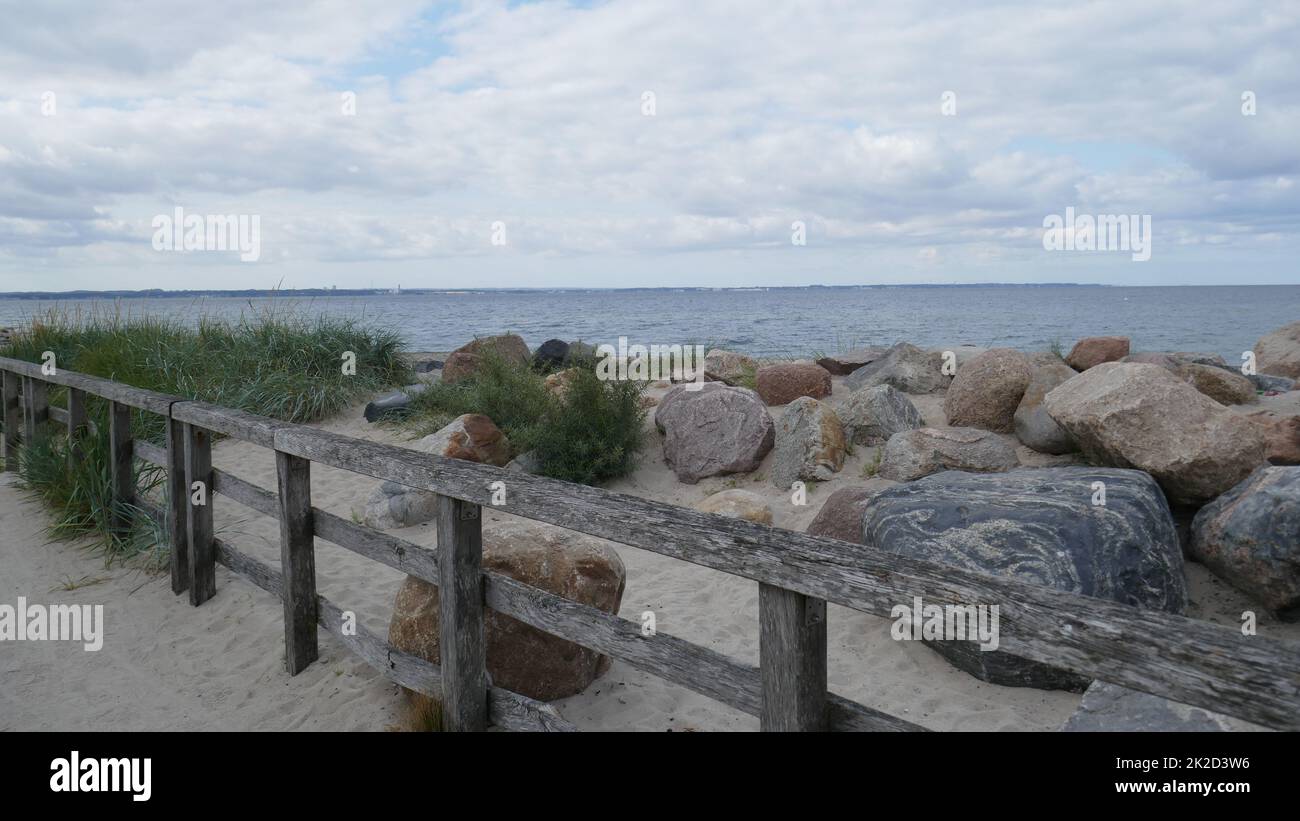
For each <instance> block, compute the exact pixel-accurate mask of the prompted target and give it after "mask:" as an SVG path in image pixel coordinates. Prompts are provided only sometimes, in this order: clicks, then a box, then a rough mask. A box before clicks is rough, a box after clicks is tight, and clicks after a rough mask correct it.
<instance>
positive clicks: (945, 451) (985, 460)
mask: <svg viewBox="0 0 1300 821" xmlns="http://www.w3.org/2000/svg"><path fill="white" fill-rule="evenodd" d="M1019 463H1020V461H1019V459H1017V458H1016V449H1015V448H1014V447H1012V445H1011V444H1010V443H1009V442H1007V440H1006V439H1003V438H1002V437H1001V436H999V435H998V434H996V433H993V432H992V431H987V430H980V429H978V428H918V429H917V430H909V431H904V432H903V433H896V434H894V435H893V436H891V437H890V438H889V441H888V442H886V443H885V449H884V452H883V454H882V456H881V459H880V471H879V473H880V475H881V476H882V477H884V478H885V479H893V480H894V481H896V482H910V481H912V480H913V479H919V478H921V477H922V476H927V475H929V474H931V473H938V472H939V471H942V470H969V471H975V472H979V473H993V472H997V471H1003V470H1010V469H1011V468H1013V467H1015V466H1016V465H1018V464H1019Z"/></svg>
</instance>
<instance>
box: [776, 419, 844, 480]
mask: <svg viewBox="0 0 1300 821" xmlns="http://www.w3.org/2000/svg"><path fill="white" fill-rule="evenodd" d="M844 453H845V443H844V429H843V427H841V425H840V420H839V417H838V416H836V415H835V411H833V410H831V407H830V406H829V405H827V404H825V403H822V402H818V401H817V400H816V399H812V398H810V397H807V396H801V397H799V398H798V399H796V400H794V401H793V402H791V403H790V404H789V406H788V407H786V409H785V413H783V414H781V419H780V421H779V422H778V423H777V425H776V447H775V448H774V449H773V453H772V477H771V478H772V484H774V485H776V486H777V487H779V488H782V489H789V488H790V486H791V485H793V484H794V483H795V482H796V481H798V480H800V479H805V480H809V481H818V482H822V481H825V480H827V479H830V478H832V477H833V476H834V475H835V473H836V472H837V471H839V469H840V468H842V467H843V466H844Z"/></svg>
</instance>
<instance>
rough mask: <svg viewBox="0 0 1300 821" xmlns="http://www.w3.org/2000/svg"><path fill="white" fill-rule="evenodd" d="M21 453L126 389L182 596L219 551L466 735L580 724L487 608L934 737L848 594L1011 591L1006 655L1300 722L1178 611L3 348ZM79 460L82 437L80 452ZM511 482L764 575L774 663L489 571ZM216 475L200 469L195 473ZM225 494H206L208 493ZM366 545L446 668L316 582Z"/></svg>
mask: <svg viewBox="0 0 1300 821" xmlns="http://www.w3.org/2000/svg"><path fill="white" fill-rule="evenodd" d="M0 371H2V372H3V376H4V385H3V416H4V449H5V467H6V469H7V470H15V469H16V461H15V459H16V453H17V448H18V447H19V446H20V444H21V441H22V440H23V439H26V440H27V441H30V440H31V437H33V436H34V435H35V434H36V430H37V426H39V425H40V424H42V423H43V422H45V421H47V420H52V421H54V422H60V423H64V424H66V425H67V426H68V432H69V437H70V439H71V440H72V441H73V442H74V443H75V441H76V440H77V438H78V437H79V436H80V435H81V432H82V429H83V428H84V427H85V425H86V424H87V423H86V397H87V396H88V395H94V396H98V397H101V398H103V399H105V400H108V408H109V412H108V424H109V435H110V441H111V450H112V458H113V481H114V485H113V487H114V492H115V494H116V495H117V497H118V498H119V499H121V500H124V501H132V502H134V503H136V504H137V505H140V506H143V507H146V508H147V507H148V504H147V503H146V502H143V501H141V500H139V499H137V498H136V488H135V486H134V482H133V480H132V476H133V473H134V471H133V463H132V459H133V458H136V459H140V460H142V461H144V462H146V463H149V464H152V465H156V466H159V467H161V468H162V469H163V470H164V471H165V472H166V476H167V482H166V485H167V493H166V499H167V504H166V509H165V510H156V511H153V512H154V515H155V516H156V517H157V518H158V519H159V521H161V522H164V523H165V527H166V532H167V534H168V539H169V542H170V549H171V581H172V590H173V591H174V592H175V593H178V594H179V593H182V592H188V595H189V599H190V602H191V603H192V604H194V605H201V604H203V602H205V601H207V600H208V599H210V598H211V597H212V596H213V595H214V594H215V592H216V576H215V565H216V564H218V563H220V564H223V565H225V566H226V567H228V568H229V569H230V570H232V571H234V572H235V573H238V574H239V575H241V576H244V577H245V578H247V579H248V580H250V581H251V582H253V583H254V584H256V585H258V586H259V587H262V588H264V589H265V590H268V591H270V592H272V593H273V594H275V595H276V596H278V597H280V599H281V600H282V601H283V604H284V630H285V659H286V664H287V666H288V670H289V673H290V674H296V673H298V672H300V671H301V670H302V669H303V668H305V667H306V666H307V665H309V664H311V663H312V661H314V660H315V659H316V656H317V644H316V642H317V627H320V628H323V629H325V630H326V631H328V632H329V633H331V634H333V635H334V636H335V637H337V638H338V639H339V640H340V641H341V642H343V644H344V645H346V646H347V647H348V648H349V649H350V650H352V651H353V652H355V653H356V654H357V655H359V656H361V658H362V659H364V660H365V661H366V662H367V663H369V664H370V665H372V666H374V667H375V668H376V669H378V670H380V671H381V672H383V673H384V674H385V675H386V676H388V677H389V678H390V679H392V680H393V681H395V682H397V683H398V684H401V685H403V686H405V687H408V688H410V689H412V690H416V691H419V692H422V693H425V694H427V695H430V696H434V697H437V698H439V699H441V701H442V703H443V707H444V722H445V727H446V729H449V730H480V729H483V728H485V727H487V726H488V725H496V726H499V727H503V728H507V729H521V730H549V731H563V730H571V729H573V727H572V725H570V724H569V723H568V722H566V721H564V719H563V718H562V717H561V716H560V715H559V714H558V713H557V712H556V711H555V710H554V708H552V707H550V706H548V705H546V704H543V703H540V702H537V701H534V700H532V699H529V698H526V697H524V696H522V695H519V694H517V693H512V692H509V691H506V690H503V689H501V688H498V687H494V686H492V685H491V682H490V681H489V679H488V675H487V671H486V652H485V636H484V611H485V609H486V608H491V609H492V610H496V611H498V612H500V613H503V614H506V615H508V616H511V617H512V618H515V619H518V620H520V621H522V622H524V623H526V624H529V625H532V626H533V627H536V628H538V629H540V630H543V631H545V632H547V633H550V634H552V635H555V636H559V637H561V638H564V639H567V640H569V641H572V642H575V643H577V644H580V645H582V646H584V647H588V648H590V649H592V650H595V651H597V652H600V653H604V654H607V655H609V656H612V657H614V658H617V659H620V660H622V661H624V662H626V663H627V664H629V665H631V666H633V667H636V668H638V669H641V670H644V671H646V672H649V673H651V674H653V675H656V676H658V677H660V678H663V679H665V680H667V681H670V682H673V683H675V684H678V685H681V686H684V687H687V688H689V689H691V690H693V691H695V692H697V693H701V694H703V695H706V696H708V697H710V698H713V699H715V700H717V701H720V702H722V703H724V704H728V705H731V706H732V707H735V708H738V709H740V710H742V711H744V712H746V713H749V714H751V715H756V716H758V717H759V719H760V726H761V727H762V729H764V730H921V729H923V728H922V727H920V726H918V725H916V724H913V723H911V722H909V721H907V720H905V719H902V718H898V717H896V716H891V715H888V714H886V713H882V712H880V711H877V710H873V709H871V708H868V707H866V706H863V705H861V704H858V703H856V702H853V701H850V700H848V699H845V698H843V697H840V696H838V695H835V694H834V693H830V692H827V689H826V605H827V603H828V602H833V603H835V604H839V605H843V606H845V607H850V608H853V609H855V610H859V611H862V612H865V613H871V614H874V615H878V616H884V617H888V616H889V615H890V611H891V609H892V608H893V607H894V605H896V604H900V603H903V604H906V603H910V602H911V601H912V599H913V597H914V596H921V597H922V598H923V599H924V600H925V601H926V602H927V603H933V604H938V605H945V604H954V605H969V604H976V603H980V604H997V605H999V606H1000V613H999V616H1000V623H999V627H1000V648H1001V649H1002V650H1004V651H1006V652H1009V653H1012V654H1014V655H1017V656H1021V657H1023V658H1026V659H1031V660H1033V661H1038V662H1045V663H1048V664H1051V665H1054V666H1056V667H1059V668H1062V669H1065V670H1069V671H1072V672H1074V673H1078V674H1081V675H1083V676H1087V677H1090V678H1095V679H1100V680H1103V681H1109V682H1113V683H1115V684H1119V685H1123V686H1125V687H1130V688H1133V689H1136V690H1140V691H1143V692H1147V693H1151V694H1154V695H1157V696H1161V697H1164V698H1169V699H1172V700H1174V701H1179V702H1183V703H1186V704H1191V705H1194V706H1198V707H1202V708H1205V709H1207V710H1213V711H1216V712H1221V713H1225V714H1227V715H1231V716H1234V717H1237V718H1241V719H1245V720H1248V721H1252V722H1256V723H1258V724H1262V725H1265V726H1269V727H1274V728H1277V729H1286V730H1297V729H1300V647H1298V646H1296V645H1294V644H1291V643H1286V642H1280V641H1275V640H1270V639H1264V638H1259V637H1247V636H1243V635H1242V634H1241V633H1240V632H1239V631H1237V630H1233V629H1228V628H1224V627H1219V626H1215V625H1212V624H1208V623H1206V622H1201V621H1195V620H1192V619H1188V618H1183V617H1181V616H1175V615H1170V614H1168V613H1164V612H1160V611H1153V610H1143V609H1138V608H1134V607H1128V606H1124V605H1121V604H1116V603H1114V602H1110V601H1105V600H1102V599H1094V598H1088V597H1083V596H1078V595H1073V594H1069V593H1063V592H1061V591H1058V590H1054V589H1051V588H1048V587H1043V586H1040V585H1035V584H1029V583H1026V582H1020V581H1016V580H1011V579H1005V578H999V577H996V576H992V575H988V574H983V573H976V572H972V571H969V570H963V569H960V568H956V567H949V566H946V565H940V564H935V563H932V562H926V561H921V560H918V559H912V558H908V557H904V556H896V555H892V554H889V553H885V552H882V551H879V550H875V549H870V548H866V547H863V546H861V545H856V544H850V543H847V542H841V541H838V540H835V539H827V538H821V537H816V536H810V535H807V534H803V533H797V532H793V531H788V530H782V529H779V528H773V527H769V526H765V525H760V524H755V523H752V522H747V521H742V520H738V519H731V518H726V517H723V516H718V515H714V514H709V513H701V512H699V511H695V510H689V509H686V508H681V507H677V506H674V505H670V504H665V503H663V502H656V501H652V500H648V499H640V498H636V497H632V496H626V495H623V494H618V493H611V492H609V491H606V490H601V489H599V488H593V487H586V486H583V485H574V484H569V483H567V482H560V481H556V480H553V479H546V478H542V477H538V476H531V475H528V474H522V473H515V472H506V471H504V470H502V469H500V468H495V467H491V466H487V465H480V464H476V463H473V462H465V461H460V460H455V459H446V458H442V457H435V456H431V455H429V454H425V453H419V452H416V451H413V450H408V449H405V448H399V447H393V446H389V445H382V444H376V443H373V442H366V441H362V440H358V439H353V438H350V437H346V436H341V435H338V434H334V433H329V432H326V431H322V430H318V429H315V428H311V427H306V426H303V425H296V424H290V423H285V422H279V421H276V420H273V419H268V418H265V417H261V416H256V415H254V414H250V413H245V412H243V411H237V410H231V409H229V408H222V407H218V406H215V405H210V404H207V403H204V402H193V401H188V400H185V399H183V398H180V397H175V396H163V395H160V394H157V393H153V392H150V391H145V390H139V389H136V388H132V387H129V386H126V385H122V384H119V383H115V382H111V381H107V380H103V379H98V378H95V377H90V376H85V375H81V374H76V373H70V372H67V371H59V372H57V373H50V374H46V373H43V371H42V369H41V366H39V365H34V364H31V363H28V362H21V361H18V360H13V359H5V358H0ZM49 385H56V386H62V387H64V388H66V389H67V392H68V401H67V408H66V409H62V408H54V407H51V406H50V405H49V396H48V386H49ZM133 409H134V410H137V411H144V412H147V413H152V414H157V415H159V416H161V417H163V419H164V420H165V421H166V436H165V440H166V441H165V445H163V446H159V445H156V444H153V443H150V442H146V441H143V440H135V439H133V437H132V432H131V421H132V411H133ZM217 434H219V435H223V436H229V437H232V438H235V439H238V440H241V441H245V442H252V443H254V444H257V445H261V446H262V447H266V448H270V449H272V450H274V451H275V456H276V466H277V472H278V483H277V484H278V488H277V491H276V492H272V491H270V490H267V489H265V488H261V487H258V486H256V485H253V484H251V483H249V482H246V481H244V480H243V479H240V478H238V477H236V476H234V475H231V474H229V473H226V472H224V471H222V470H218V469H215V468H213V466H212V439H213V436H214V435H217ZM71 452H72V454H73V456H72V458H76V455H75V447H74V448H73V449H71ZM313 463H317V464H322V465H328V466H330V467H334V468H339V469H342V470H348V471H352V472H354V473H359V474H363V475H366V476H372V477H375V478H377V479H384V480H388V481H392V482H397V483H399V484H402V485H406V486H409V487H412V488H419V489H423V490H427V491H431V492H433V493H436V494H438V495H439V499H438V503H439V504H438V522H437V526H438V548H437V549H432V550H431V549H429V548H425V547H421V546H419V545H416V544H412V543H410V542H407V541H405V540H403V539H400V538H397V537H395V536H392V535H390V534H387V533H382V532H379V531H376V530H371V529H369V528H366V527H362V526H361V525H358V524H356V523H354V522H351V521H348V520H346V519H343V518H340V517H338V516H335V515H334V514H331V513H328V512H326V511H323V510H320V509H318V508H315V507H312V503H311V466H312V464H313ZM496 482H505V483H506V486H507V488H508V492H507V494H506V501H505V503H504V504H501V505H499V506H498V507H497V509H498V510H501V511H503V512H505V513H509V514H513V515H516V516H522V517H526V518H529V519H534V520H537V521H540V522H545V523H548V524H551V525H557V526H559V527H562V528H567V529H569V530H573V531H577V532H580V533H586V534H589V535H591V536H597V537H600V538H603V539H608V540H610V541H614V542H619V543H621V544H624V545H629V546H632V547H637V548H641V549H643V550H649V551H652V552H654V553H660V554H663V555H665V556H671V557H673V558H676V559H680V560H683V561H687V562H692V563H694V564H698V565H702V566H704V567H709V568H713V569H715V570H721V571H724V572H726V573H730V574H733V575H736V576H740V577H743V578H746V579H750V580H752V581H754V582H757V583H758V585H759V625H758V629H759V665H758V667H757V668H755V667H752V666H749V665H746V664H741V663H739V662H737V661H734V660H732V659H730V658H728V657H726V656H723V655H721V654H719V653H716V652H714V651H712V650H709V649H706V648H704V647H701V646H699V645H696V644H692V643H690V642H687V641H684V640H682V639H680V638H675V637H673V636H670V635H666V634H664V633H657V634H654V635H644V634H643V633H642V630H641V625H640V624H639V623H637V622H633V621H629V620H627V619H623V618H621V617H619V616H617V615H614V614H610V613H606V612H603V611H601V610H598V609H596V608H593V607H589V606H587V605H583V604H579V603H577V602H573V601H570V600H568V599H565V598H562V597H560V596H556V595H554V594H551V593H548V592H546V591H543V590H539V589H537V588H534V587H530V586H528V585H526V584H522V583H520V582H518V581H515V580H514V579H511V578H508V577H506V576H503V575H500V574H498V573H493V572H484V571H483V569H482V562H481V553H482V544H481V521H480V510H481V506H482V505H485V504H487V505H491V504H492V496H493V489H492V485H493V484H494V483H496ZM196 483H199V484H196ZM196 488H197V489H199V490H200V491H201V492H202V493H203V494H204V495H205V496H206V498H205V499H204V501H205V503H204V504H192V503H191V498H192V494H193V492H194V489H196ZM215 495H220V496H224V497H227V498H229V499H231V500H233V501H235V502H238V503H239V504H241V505H244V506H247V507H249V508H252V509H253V510H255V511H258V512H259V513H263V514H265V515H267V516H271V517H273V518H276V519H278V520H279V522H280V568H279V569H276V568H274V567H271V566H269V565H267V564H264V563H262V562H259V561H257V560H255V559H253V558H252V557H250V556H248V555H247V554H245V553H242V552H241V551H239V550H238V549H237V548H235V547H234V546H233V545H230V544H227V543H226V542H224V541H223V540H221V539H219V538H216V537H215V536H214V534H213V525H212V503H213V497H214V496H215ZM315 539H323V540H325V541H327V542H331V543H333V544H336V545H339V546H340V547H343V548H346V549H348V550H351V551H354V552H356V553H359V554H361V555H362V556H365V557H367V558H370V559H373V560H375V561H377V562H381V563H383V564H386V565H388V566H390V567H393V568H396V569H397V570H400V571H402V572H403V573H407V574H409V575H411V576H415V577H417V578H420V579H423V580H424V581H426V582H429V583H430V584H434V585H437V586H438V587H439V588H440V591H441V596H440V602H441V613H440V618H441V626H442V636H443V639H442V641H441V642H440V647H441V658H440V663H439V664H437V665H435V664H432V663H430V662H429V661H426V660H424V659H421V658H418V657H416V656H412V655H410V654H408V653H404V652H402V651H400V650H397V649H396V648H393V647H391V646H390V645H388V643H387V642H386V641H385V640H384V639H383V638H381V637H379V636H377V635H375V634H373V633H371V632H369V631H367V630H366V629H365V628H364V627H363V626H361V625H356V632H355V635H354V634H352V633H350V632H348V633H345V631H344V629H343V610H341V609H340V608H339V607H338V606H337V605H336V604H335V603H333V602H331V601H329V600H327V599H325V598H323V597H322V596H319V595H318V594H317V593H316V576H315V557H314V540H315Z"/></svg>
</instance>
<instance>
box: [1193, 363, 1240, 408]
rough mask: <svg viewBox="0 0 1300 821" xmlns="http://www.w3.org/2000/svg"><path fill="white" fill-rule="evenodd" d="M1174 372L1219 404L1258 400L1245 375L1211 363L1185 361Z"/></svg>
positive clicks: (1238, 403)
mask: <svg viewBox="0 0 1300 821" xmlns="http://www.w3.org/2000/svg"><path fill="white" fill-rule="evenodd" d="M1174 374H1175V375H1176V376H1178V377H1179V378H1180V379H1182V380H1183V381H1184V382H1186V383H1187V384H1189V385H1191V386H1192V387H1193V388H1196V389H1197V390H1198V391H1200V392H1201V393H1203V394H1205V395H1206V396H1208V397H1210V398H1211V399H1213V400H1214V401H1215V402H1218V403H1219V404H1220V405H1245V404H1247V403H1250V402H1258V401H1259V397H1257V396H1256V395H1255V385H1254V384H1253V383H1252V382H1251V381H1250V380H1249V379H1247V378H1246V377H1244V376H1242V375H1241V374H1238V373H1233V372H1232V371H1229V370H1225V369H1224V368H1216V367H1214V366H1213V365H1196V364H1193V363H1190V362H1189V363H1187V364H1184V365H1179V366H1178V368H1177V369H1176V370H1175V371H1174Z"/></svg>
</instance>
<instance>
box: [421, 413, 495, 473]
mask: <svg viewBox="0 0 1300 821" xmlns="http://www.w3.org/2000/svg"><path fill="white" fill-rule="evenodd" d="M416 449H417V450H420V451H423V452H424V453H432V454H434V455H436V456H446V457H449V458H451V459H464V460H466V461H469V462H481V463H482V464H485V465H496V466H497V467H501V466H503V465H505V463H506V462H509V461H510V440H508V439H507V438H506V435H505V434H504V433H502V432H501V429H500V428H498V427H497V426H496V425H495V424H493V423H492V420H491V419H489V418H487V417H486V416H484V415H483V414H481V413H467V414H465V415H464V416H460V417H457V418H456V420H455V421H453V422H452V423H451V424H450V425H447V427H445V428H443V429H442V430H440V431H438V432H437V433H431V434H429V435H428V436H426V437H424V438H423V439H421V440H420V441H419V443H418V444H417V445H416Z"/></svg>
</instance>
